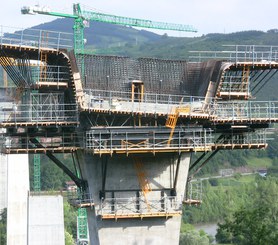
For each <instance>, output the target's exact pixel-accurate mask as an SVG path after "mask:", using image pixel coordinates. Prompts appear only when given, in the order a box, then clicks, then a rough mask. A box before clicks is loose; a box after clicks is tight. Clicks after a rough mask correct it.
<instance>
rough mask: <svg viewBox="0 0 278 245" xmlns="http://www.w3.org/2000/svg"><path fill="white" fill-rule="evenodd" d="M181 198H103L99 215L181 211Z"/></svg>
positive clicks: (118, 215)
mask: <svg viewBox="0 0 278 245" xmlns="http://www.w3.org/2000/svg"><path fill="white" fill-rule="evenodd" d="M181 203H182V202H181V200H180V199H179V198H177V197H175V196H167V197H163V198H161V199H148V200H145V199H144V198H140V197H138V198H137V197H133V198H105V199H102V200H101V205H100V210H99V213H98V214H99V215H101V216H105V215H113V216H115V218H116V217H119V218H120V217H121V216H132V215H136V214H137V215H148V214H149V215H150V216H152V215H155V214H164V215H165V216H166V215H167V214H174V213H180V212H181V208H182V205H181Z"/></svg>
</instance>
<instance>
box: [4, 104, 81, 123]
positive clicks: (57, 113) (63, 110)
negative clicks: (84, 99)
mask: <svg viewBox="0 0 278 245" xmlns="http://www.w3.org/2000/svg"><path fill="white" fill-rule="evenodd" d="M59 121H78V108H77V106H76V104H19V105H17V104H15V103H11V104H9V105H8V106H7V108H0V124H1V123H17V122H59Z"/></svg>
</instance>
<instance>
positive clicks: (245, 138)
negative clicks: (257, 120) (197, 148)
mask: <svg viewBox="0 0 278 245" xmlns="http://www.w3.org/2000/svg"><path fill="white" fill-rule="evenodd" d="M271 134H272V133H271V131H269V130H266V129H262V130H257V131H255V132H246V133H234V134H227V135H225V134H224V135H222V138H221V139H219V140H217V141H216V143H215V145H216V146H219V145H251V144H253V145H255V144H257V145H265V144H267V141H269V140H271V139H272V137H270V135H271Z"/></svg>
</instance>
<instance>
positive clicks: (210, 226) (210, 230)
mask: <svg viewBox="0 0 278 245" xmlns="http://www.w3.org/2000/svg"><path fill="white" fill-rule="evenodd" d="M194 227H195V228H196V230H204V231H205V232H206V233H207V234H209V235H212V236H213V237H214V239H215V235H216V233H217V228H218V226H217V223H206V224H197V225H194ZM214 243H215V242H214Z"/></svg>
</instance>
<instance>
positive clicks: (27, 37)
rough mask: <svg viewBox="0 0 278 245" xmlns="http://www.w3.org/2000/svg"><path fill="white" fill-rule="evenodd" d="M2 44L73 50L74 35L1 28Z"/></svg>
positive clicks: (0, 41)
mask: <svg viewBox="0 0 278 245" xmlns="http://www.w3.org/2000/svg"><path fill="white" fill-rule="evenodd" d="M0 44H2V45H3V44H10V45H18V46H20V47H25V46H28V47H29V46H31V47H36V48H53V49H56V50H60V49H72V47H73V34H72V33H66V32H56V31H49V30H39V29H29V28H28V29H23V28H18V27H9V26H0Z"/></svg>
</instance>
